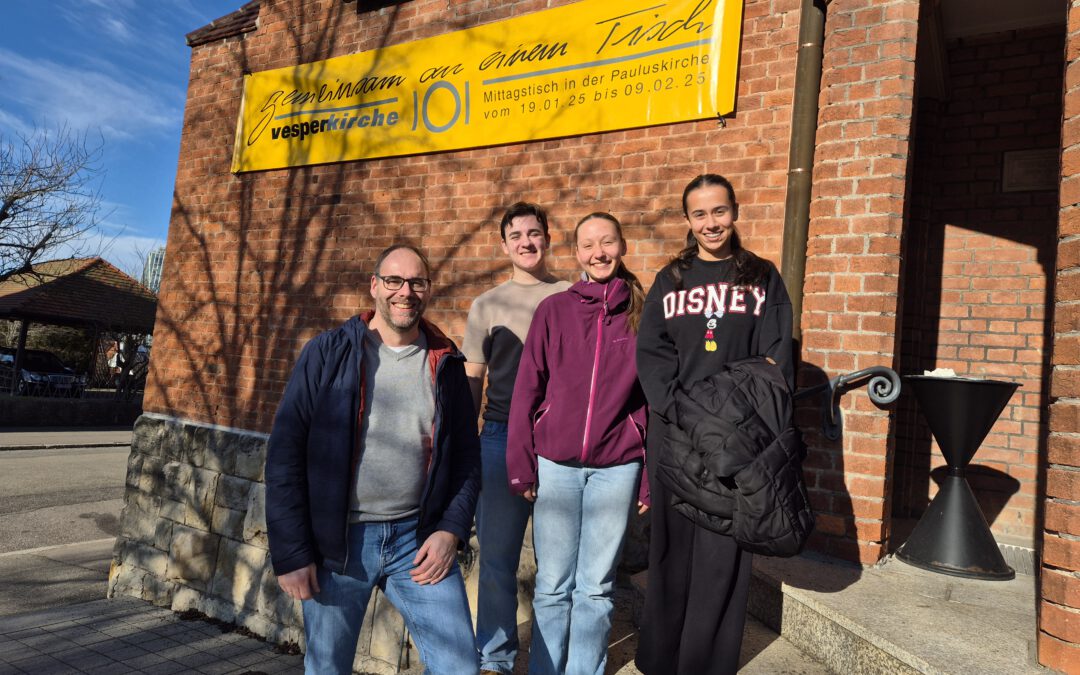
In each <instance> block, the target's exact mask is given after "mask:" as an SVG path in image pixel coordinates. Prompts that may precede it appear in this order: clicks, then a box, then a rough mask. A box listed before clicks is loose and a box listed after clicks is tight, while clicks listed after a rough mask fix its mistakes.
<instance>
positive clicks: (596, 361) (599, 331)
mask: <svg viewBox="0 0 1080 675" xmlns="http://www.w3.org/2000/svg"><path fill="white" fill-rule="evenodd" d="M607 293H608V285H607V284H604V304H603V306H602V307H601V308H600V314H598V315H597V317H596V350H595V351H594V352H593V365H592V378H590V380H589V405H588V407H587V408H586V409H585V435H584V436H583V437H582V439H581V463H582V464H584V463H585V458H586V456H587V455H588V454H589V426H590V425H591V424H592V409H593V402H594V401H593V397H594V396H595V395H596V375H597V373H598V372H599V371H600V346H601V344H602V343H603V337H604V317H605V316H606V315H607V309H608V306H607Z"/></svg>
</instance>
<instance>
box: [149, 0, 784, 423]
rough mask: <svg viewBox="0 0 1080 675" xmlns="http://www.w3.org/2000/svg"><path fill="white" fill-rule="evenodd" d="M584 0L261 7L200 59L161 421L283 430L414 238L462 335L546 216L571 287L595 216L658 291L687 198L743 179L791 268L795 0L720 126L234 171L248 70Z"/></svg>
mask: <svg viewBox="0 0 1080 675" xmlns="http://www.w3.org/2000/svg"><path fill="white" fill-rule="evenodd" d="M566 2H567V0H554V1H552V2H548V1H547V0H544V1H540V0H526V1H520V2H503V3H491V2H488V1H487V0H467V1H462V2H455V3H454V11H453V12H448V11H446V7H447V5H446V2H444V1H443V0H439V1H438V2H436V1H433V0H411V1H410V2H406V3H402V4H400V5H398V6H397V7H396V8H389V9H385V10H381V11H379V12H374V13H364V14H361V15H357V14H356V12H355V5H354V4H351V3H350V4H346V3H342V2H340V1H338V0H322V1H321V2H300V0H264V2H263V3H262V8H261V14H260V17H259V27H258V30H257V31H255V32H252V33H248V34H247V35H246V36H244V37H243V38H231V39H228V40H224V41H218V42H215V43H211V44H207V45H203V46H199V47H196V48H194V49H193V50H192V64H191V78H190V84H189V91H188V103H187V108H186V112H185V117H184V130H183V138H182V142H181V155H180V164H179V170H178V174H177V181H176V192H175V198H174V204H173V213H172V220H171V225H170V232H169V240H168V246H169V256H168V259H167V261H166V268H165V271H164V275H163V280H162V288H161V303H160V306H159V315H158V323H157V330H156V334H155V345H154V352H155V358H154V367H153V370H152V372H151V375H150V378H149V383H148V391H147V395H146V399H145V409H146V410H147V411H151V412H161V413H168V414H172V415H176V416H180V417H184V418H189V419H193V420H198V421H204V422H213V423H216V424H221V425H228V426H233V427H239V428H244V429H252V430H258V431H267V430H268V429H269V427H270V423H271V420H272V416H273V412H274V409H275V406H276V404H277V400H278V398H279V396H280V393H281V390H282V389H283V387H284V383H285V380H286V378H287V376H288V373H289V370H290V368H291V365H292V362H293V361H294V359H295V358H296V356H297V354H298V353H299V350H300V348H301V347H302V345H303V344H304V342H305V341H306V340H307V339H309V338H310V337H311V336H313V335H314V334H316V333H317V332H319V331H321V330H324V329H326V328H328V327H330V326H333V325H334V324H336V323H338V322H340V321H342V320H344V319H346V318H347V317H349V316H350V315H352V314H355V313H356V312H357V311H359V310H361V309H364V308H366V307H368V306H369V303H370V300H369V296H368V292H367V287H368V279H369V275H370V273H371V263H372V261H373V259H374V257H375V255H376V254H377V253H378V252H379V251H380V250H381V249H382V248H384V247H385V246H387V245H388V244H390V243H391V242H393V241H395V240H396V239H398V238H401V237H410V238H412V239H414V240H416V241H418V242H419V243H420V244H421V245H422V246H423V247H424V248H426V249H427V250H428V251H429V253H430V254H431V258H432V262H433V264H434V268H435V269H434V272H435V273H434V277H435V280H436V286H437V288H436V297H435V299H434V301H433V303H432V306H431V309H430V310H429V315H430V317H431V318H433V319H434V320H435V321H436V322H438V323H439V324H441V325H442V326H443V327H444V328H445V329H446V330H447V331H448V332H449V333H450V334H451V335H452V336H454V337H460V335H461V333H462V330H463V327H464V320H465V314H466V311H467V309H468V307H469V304H470V303H471V301H472V299H473V298H474V297H475V296H476V295H477V294H479V293H480V292H481V291H482V290H484V289H486V288H488V287H490V286H492V285H494V284H495V283H498V282H500V281H502V280H504V279H505V278H507V272H508V270H509V266H508V264H507V263H506V262H505V259H504V256H503V255H502V253H501V251H500V249H499V247H498V242H499V238H498V233H497V225H496V223H497V218H498V216H499V214H500V213H501V210H502V209H503V208H505V206H506V205H508V204H509V203H510V202H513V201H515V200H517V199H520V198H526V199H530V200H534V201H538V202H540V203H543V204H545V205H547V206H549V208H550V211H551V214H552V218H553V238H554V241H555V256H556V258H557V263H556V264H557V267H558V271H559V272H560V273H569V272H571V271H572V270H573V267H574V263H573V261H572V258H571V257H570V256H569V253H570V251H569V248H568V246H567V245H566V238H567V234H568V232H569V231H570V230H571V228H572V226H573V223H574V222H575V221H576V219H577V218H578V217H580V216H581V215H583V214H585V213H588V212H590V211H593V210H596V209H607V210H610V211H612V212H613V213H615V214H616V215H617V216H618V217H619V218H620V219H621V220H622V221H623V223H624V224H625V226H626V235H627V237H628V239H629V241H630V258H629V265H630V267H631V268H632V269H633V270H635V271H637V272H639V273H640V275H641V277H642V280H643V281H644V282H646V283H648V282H650V281H651V279H652V276H653V274H654V273H655V271H656V270H657V269H658V268H659V267H660V266H661V265H662V264H663V263H664V262H665V261H666V260H667V258H668V257H669V256H670V255H671V254H673V253H674V252H676V251H677V250H678V249H679V248H680V244H681V242H682V240H683V237H684V234H685V231H686V230H685V221H684V220H683V217H682V213H681V207H680V203H679V200H680V195H681V192H682V188H683V186H684V185H685V184H686V182H687V181H688V180H689V179H690V178H692V177H693V176H695V175H697V174H698V173H701V172H704V171H718V172H721V173H724V174H726V175H728V176H729V177H730V178H731V180H732V182H733V183H734V184H735V186H736V188H737V190H738V196H739V200H740V202H741V203H742V206H743V208H742V210H741V212H740V216H741V218H740V222H739V226H740V229H741V231H742V233H743V236H744V239H745V241H746V243H747V245H748V246H749V247H751V248H752V249H754V250H756V251H758V252H760V253H762V254H763V255H765V256H767V257H769V258H772V259H774V260H776V259H778V258H779V247H780V238H781V232H782V218H783V204H784V184H785V172H786V168H787V153H788V134H789V128H788V121H789V118H790V102H791V97H792V91H791V88H792V86H793V80H794V76H793V73H794V57H795V42H796V38H797V35H798V10H799V1H798V0H751V1H749V2H747V3H746V5H745V10H744V16H745V19H744V24H743V29H744V34H743V41H742V44H743V51H742V54H741V62H740V75H739V90H738V100H737V113H736V114H735V115H733V116H731V117H730V118H729V119H728V121H727V128H721V127H720V125H718V123H717V122H716V120H707V121H703V122H694V123H686V124H676V125H670V126H663V127H655V128H648V129H638V130H632V131H620V132H615V133H608V134H597V135H590V136H582V137H577V138H569V139H564V140H553V141H539V142H534V143H526V144H521V145H514V146H506V147H497V148H485V149H476V150H467V151H462V152H449V153H440V154H432V155H425V156H417V157H409V158H391V159H381V160H372V161H364V162H351V163H344V164H334V165H326V166H319V167H306V168H300V169H294V170H280V171H267V172H260V173H253V174H244V175H239V176H234V175H232V174H231V173H230V172H229V162H230V157H231V152H232V145H233V134H234V126H233V125H234V123H235V120H236V118H237V111H238V107H239V104H240V96H241V91H242V73H243V72H245V71H259V70H264V69H269V68H275V67H282V66H287V65H291V64H295V63H302V62H309V61H314V60H318V59H321V58H326V57H328V56H337V55H342V54H348V53H353V52H357V51H362V50H367V49H373V48H376V47H378V46H380V45H382V44H397V43H401V42H404V41H408V40H414V39H419V38H423V37H427V36H431V35H435V34H440V33H443V32H447V31H451V30H458V29H462V28H467V27H471V26H475V25H478V24H481V23H485V22H489V21H493V20H496V19H499V18H505V17H507V16H517V15H521V14H525V13H527V12H532V11H537V10H541V9H544V8H546V7H548V6H554V5H562V4H566Z"/></svg>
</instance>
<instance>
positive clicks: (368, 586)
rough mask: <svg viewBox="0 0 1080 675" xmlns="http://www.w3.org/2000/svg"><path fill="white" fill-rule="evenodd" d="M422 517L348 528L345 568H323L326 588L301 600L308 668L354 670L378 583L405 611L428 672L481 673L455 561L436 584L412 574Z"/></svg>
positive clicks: (310, 670)
mask: <svg viewBox="0 0 1080 675" xmlns="http://www.w3.org/2000/svg"><path fill="white" fill-rule="evenodd" d="M416 523H417V519H416V518H406V519H404V520H398V521H392V522H386V523H355V524H353V525H350V526H349V558H348V562H347V564H346V567H345V573H344V574H337V573H336V572H331V571H330V570H328V569H326V568H324V567H320V568H319V569H318V578H319V588H320V592H319V593H318V594H316V595H315V597H314V598H312V599H311V600H305V601H304V602H303V609H304V636H305V637H306V638H307V654H306V655H305V656H304V670H305V672H307V673H318V674H320V675H321V674H322V673H352V666H353V659H354V657H355V656H356V642H357V640H358V639H359V637H360V627H361V625H362V624H363V621H364V613H365V611H366V610H367V606H368V600H369V599H370V598H371V592H372V590H373V589H374V588H375V586H378V587H379V588H381V589H383V592H384V593H386V597H387V599H389V600H390V602H391V603H393V605H394V607H397V609H398V611H399V612H401V616H402V617H403V618H404V619H405V625H406V626H408V628H409V632H410V633H411V635H412V639H413V642H414V643H415V644H416V647H417V649H419V650H420V659H421V660H422V661H423V662H424V665H425V666H426V672H428V673H446V674H447V675H458V674H459V673H476V672H477V671H478V670H479V669H480V668H479V662H478V660H477V655H476V643H475V640H474V638H473V632H472V618H471V616H470V615H469V601H468V599H467V598H466V596H465V584H464V582H463V581H462V579H461V571H460V570H459V569H458V566H457V563H456V562H455V563H454V564H453V566H452V567H451V568H450V573H449V574H448V575H447V576H446V578H445V579H443V580H442V581H440V582H439V583H437V584H432V585H427V586H421V585H420V584H417V583H416V582H414V581H413V580H412V577H410V576H409V570H411V569H412V568H413V567H414V565H413V558H414V557H415V556H416V551H417V548H418V546H417V543H416Z"/></svg>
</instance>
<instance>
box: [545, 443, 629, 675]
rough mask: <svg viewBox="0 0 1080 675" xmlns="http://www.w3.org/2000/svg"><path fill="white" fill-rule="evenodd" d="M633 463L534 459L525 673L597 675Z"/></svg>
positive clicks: (608, 623) (604, 655) (604, 646)
mask: <svg viewBox="0 0 1080 675" xmlns="http://www.w3.org/2000/svg"><path fill="white" fill-rule="evenodd" d="M640 476H641V463H640V462H631V463H629V464H620V465H618V466H610V467H604V468H601V469H598V468H590V467H583V466H577V465H569V464H559V463H556V462H551V461H548V460H546V459H544V458H543V457H541V458H539V475H538V478H537V481H538V489H537V496H536V504H535V505H534V507H533V547H534V548H535V549H536V568H537V569H536V593H535V595H534V597H533V614H534V619H533V633H532V646H531V648H530V650H529V673H530V675H556V674H562V673H566V674H567V675H577V674H579V673H588V674H590V675H594V674H595V675H603V673H604V666H605V664H606V663H607V646H608V645H607V641H608V635H609V634H610V633H611V610H612V607H613V604H614V603H613V600H612V596H613V593H614V590H615V568H616V565H617V563H618V560H619V553H620V552H621V551H622V545H623V540H624V539H625V534H626V524H627V521H628V520H629V518H630V509H631V508H632V507H633V506H634V504H636V503H637V490H638V480H639V479H640Z"/></svg>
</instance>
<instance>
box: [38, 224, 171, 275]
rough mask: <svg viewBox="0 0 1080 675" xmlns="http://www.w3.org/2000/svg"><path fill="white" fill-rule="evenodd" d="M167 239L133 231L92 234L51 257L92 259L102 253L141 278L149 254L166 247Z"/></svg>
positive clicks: (130, 273)
mask: <svg viewBox="0 0 1080 675" xmlns="http://www.w3.org/2000/svg"><path fill="white" fill-rule="evenodd" d="M164 245H165V242H164V241H163V240H162V239H158V238H156V237H142V236H138V235H132V234H123V233H119V234H113V235H106V234H104V233H100V232H98V233H89V234H88V235H87V236H86V237H84V238H83V239H81V240H79V241H74V242H71V243H70V244H66V245H64V246H63V247H61V248H59V249H57V250H56V251H55V252H54V253H53V254H51V255H49V256H48V258H49V259H59V258H71V257H79V258H89V257H93V256H99V257H102V258H104V259H105V260H108V261H109V262H110V263H112V264H113V265H114V266H115V267H117V268H119V269H120V270H122V271H123V272H125V273H126V274H129V275H130V276H133V277H135V278H136V279H138V278H139V275H140V273H141V272H142V268H143V265H144V264H145V263H146V255H147V254H148V253H150V251H153V250H154V249H156V248H158V247H159V246H164Z"/></svg>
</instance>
